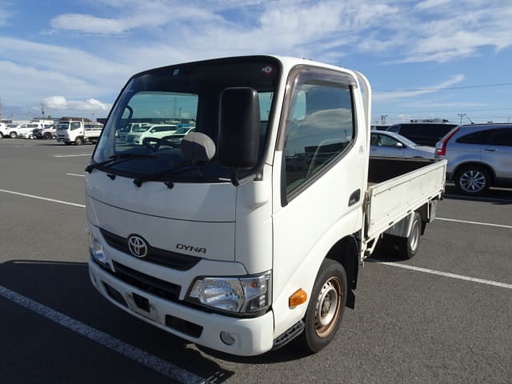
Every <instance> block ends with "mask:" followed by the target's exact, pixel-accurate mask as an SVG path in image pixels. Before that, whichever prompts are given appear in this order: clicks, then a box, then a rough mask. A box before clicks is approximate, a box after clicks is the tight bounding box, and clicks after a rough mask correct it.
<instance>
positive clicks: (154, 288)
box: [111, 261, 181, 301]
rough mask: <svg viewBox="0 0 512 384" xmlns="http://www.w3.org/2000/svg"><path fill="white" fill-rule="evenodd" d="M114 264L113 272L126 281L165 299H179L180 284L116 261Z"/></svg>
mask: <svg viewBox="0 0 512 384" xmlns="http://www.w3.org/2000/svg"><path fill="white" fill-rule="evenodd" d="M113 265H114V270H115V272H111V273H113V275H114V276H116V277H117V278H118V279H120V280H122V281H124V282H125V283H127V284H130V285H132V286H134V287H137V288H139V289H141V290H143V291H145V292H148V293H151V294H152V295H155V296H158V297H161V298H163V299H166V300H169V301H178V299H179V296H180V291H181V287H180V286H179V285H176V284H172V283H169V282H167V281H164V280H160V279H157V278H155V277H153V276H149V275H146V274H144V273H141V272H138V271H136V270H134V269H131V268H128V267H127V266H125V265H123V264H119V263H118V262H115V261H114V262H113Z"/></svg>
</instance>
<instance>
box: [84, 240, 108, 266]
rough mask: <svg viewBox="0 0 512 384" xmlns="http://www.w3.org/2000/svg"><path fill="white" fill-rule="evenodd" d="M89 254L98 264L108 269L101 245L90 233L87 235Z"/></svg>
mask: <svg viewBox="0 0 512 384" xmlns="http://www.w3.org/2000/svg"><path fill="white" fill-rule="evenodd" d="M89 254H90V255H91V257H92V258H93V259H94V260H96V261H97V262H98V263H100V264H102V265H104V266H106V267H108V266H109V264H108V260H107V258H106V257H105V253H104V252H103V245H101V243H100V242H99V240H98V239H96V237H94V235H93V234H92V233H89Z"/></svg>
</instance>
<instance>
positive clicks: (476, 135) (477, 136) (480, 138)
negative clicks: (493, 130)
mask: <svg viewBox="0 0 512 384" xmlns="http://www.w3.org/2000/svg"><path fill="white" fill-rule="evenodd" d="M489 133H490V131H480V132H473V133H470V134H467V135H465V136H462V137H460V138H459V139H457V143H462V144H486V143H487V141H488V138H489Z"/></svg>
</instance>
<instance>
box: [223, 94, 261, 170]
mask: <svg viewBox="0 0 512 384" xmlns="http://www.w3.org/2000/svg"><path fill="white" fill-rule="evenodd" d="M219 127H220V129H219V142H218V156H219V157H218V158H219V161H220V163H221V164H222V165H225V166H229V167H233V168H235V169H236V168H252V167H255V166H256V164H257V162H258V149H259V144H260V104H259V98H258V92H256V90H255V89H253V88H226V89H225V90H224V91H223V92H222V95H221V100H220V126H219Z"/></svg>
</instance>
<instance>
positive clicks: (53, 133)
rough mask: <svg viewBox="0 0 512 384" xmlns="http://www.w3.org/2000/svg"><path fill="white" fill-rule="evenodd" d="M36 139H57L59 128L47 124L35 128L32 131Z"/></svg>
mask: <svg viewBox="0 0 512 384" xmlns="http://www.w3.org/2000/svg"><path fill="white" fill-rule="evenodd" d="M32 136H33V137H34V138H35V139H44V140H48V139H55V138H56V137H57V128H56V127H55V125H45V126H44V127H43V128H35V129H34V130H33V131H32Z"/></svg>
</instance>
